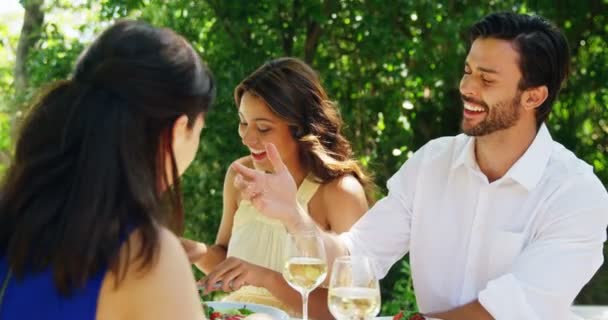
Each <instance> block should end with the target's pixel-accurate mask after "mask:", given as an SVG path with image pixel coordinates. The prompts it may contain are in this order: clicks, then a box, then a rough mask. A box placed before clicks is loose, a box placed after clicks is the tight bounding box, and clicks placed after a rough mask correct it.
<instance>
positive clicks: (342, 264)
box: [327, 256, 380, 319]
mask: <svg viewBox="0 0 608 320" xmlns="http://www.w3.org/2000/svg"><path fill="white" fill-rule="evenodd" d="M329 281H330V282H329V294H328V297H327V299H328V305H329V311H330V312H331V314H332V315H333V316H334V317H336V319H371V318H373V317H375V316H376V315H377V314H378V312H379V311H380V284H379V282H378V279H377V278H376V276H375V274H374V271H373V269H372V266H371V263H370V261H369V259H368V258H367V257H364V256H345V257H339V258H337V259H336V260H335V261H334V264H333V268H332V271H331V277H330V280H329Z"/></svg>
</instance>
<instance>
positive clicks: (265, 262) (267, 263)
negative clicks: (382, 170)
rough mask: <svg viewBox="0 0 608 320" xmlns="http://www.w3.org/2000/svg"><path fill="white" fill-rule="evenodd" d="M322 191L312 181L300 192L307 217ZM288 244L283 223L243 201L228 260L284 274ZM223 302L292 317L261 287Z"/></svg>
mask: <svg viewBox="0 0 608 320" xmlns="http://www.w3.org/2000/svg"><path fill="white" fill-rule="evenodd" d="M318 188H319V184H318V183H317V182H315V181H314V180H313V179H312V178H310V177H307V178H306V179H304V181H303V182H302V184H301V185H300V187H299V188H298V193H297V200H298V202H299V203H300V205H301V206H302V208H304V209H305V210H306V211H307V213H308V202H309V201H310V199H312V197H313V195H314V194H315V192H316V191H317V189H318ZM287 241H288V238H287V230H286V229H285V227H284V226H283V224H282V223H281V222H280V221H278V220H275V219H270V218H268V217H266V216H264V215H262V214H261V213H260V212H259V211H258V210H257V209H255V208H254V207H253V205H252V204H251V202H249V201H247V200H242V201H241V202H240V203H239V207H238V209H237V210H236V212H235V214H234V221H233V226H232V235H231V237H230V242H229V243H228V253H227V256H228V257H236V258H239V259H242V260H244V261H247V262H250V263H253V264H256V265H259V266H263V267H266V268H269V269H272V270H274V271H277V272H283V266H284V263H285V260H286V258H287V257H286V255H287V253H286V245H287ZM222 300H223V301H233V302H249V303H258V304H263V305H268V306H272V307H275V308H279V309H282V310H284V311H286V312H288V313H291V311H290V310H289V308H287V307H286V306H285V305H284V304H283V303H282V302H281V301H280V300H279V299H277V298H276V297H275V296H273V295H272V294H271V293H270V292H269V291H268V290H266V289H265V288H260V287H254V286H243V287H241V288H240V289H239V290H237V291H234V292H232V293H230V294H229V295H227V296H226V297H224V298H223V299H222Z"/></svg>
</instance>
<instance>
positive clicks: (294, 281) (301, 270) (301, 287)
mask: <svg viewBox="0 0 608 320" xmlns="http://www.w3.org/2000/svg"><path fill="white" fill-rule="evenodd" d="M326 276H327V261H326V259H325V248H324V247H323V241H322V240H321V238H320V237H319V236H318V235H317V234H316V233H314V232H310V233H299V234H293V235H292V234H290V235H289V244H288V246H287V261H286V262H285V268H284V269H283V277H284V278H285V280H286V281H287V283H289V285H290V286H291V287H292V288H294V289H295V290H296V291H298V292H299V293H300V294H301V295H302V320H308V294H309V293H310V292H311V291H312V290H314V289H315V288H316V287H318V286H319V285H320V284H321V283H322V282H323V280H325V277H326Z"/></svg>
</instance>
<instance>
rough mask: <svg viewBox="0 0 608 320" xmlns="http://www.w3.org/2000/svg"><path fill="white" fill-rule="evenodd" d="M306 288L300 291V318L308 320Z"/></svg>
mask: <svg viewBox="0 0 608 320" xmlns="http://www.w3.org/2000/svg"><path fill="white" fill-rule="evenodd" d="M308 293H309V292H308V290H307V291H304V292H302V320H308Z"/></svg>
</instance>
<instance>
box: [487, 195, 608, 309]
mask: <svg viewBox="0 0 608 320" xmlns="http://www.w3.org/2000/svg"><path fill="white" fill-rule="evenodd" d="M575 188H578V190H576V189H575ZM568 189H569V191H568V192H564V193H562V194H560V195H557V198H560V199H561V200H559V201H556V202H555V203H554V204H553V205H551V206H549V207H548V209H547V210H548V212H549V216H550V218H549V219H548V220H547V221H544V222H543V226H542V227H541V228H539V230H538V232H537V234H536V236H535V237H534V239H532V240H531V242H530V244H529V245H528V246H527V247H526V248H525V249H524V250H523V251H522V253H521V254H520V255H519V256H518V257H517V258H516V259H515V261H514V263H513V265H512V267H511V269H510V272H509V273H508V274H505V275H503V276H501V277H499V278H497V279H495V280H492V281H490V282H489V283H488V285H487V287H486V288H485V289H484V290H483V291H481V292H480V294H479V302H480V303H481V304H482V305H483V306H484V308H485V309H486V310H487V311H488V312H489V313H490V314H492V316H493V317H494V318H495V319H497V320H502V319H539V320H542V319H554V320H562V319H564V320H565V319H570V317H571V315H572V314H571V312H570V310H569V308H570V305H571V304H572V302H573V301H574V298H575V297H576V295H577V294H578V293H579V292H580V290H581V289H582V287H583V286H584V285H585V284H586V283H587V282H588V281H589V280H590V279H591V277H592V276H593V274H594V273H595V272H596V271H597V270H598V269H599V267H600V266H601V265H602V262H603V255H602V251H603V243H604V241H605V240H606V227H607V225H608V203H607V202H608V200H607V198H608V197H607V196H606V191H605V189H603V187H602V186H598V188H596V190H598V192H591V194H593V193H595V195H596V196H597V197H595V196H591V197H590V192H589V191H590V190H589V184H587V185H584V184H579V185H577V186H573V187H572V188H568ZM585 193H586V194H585ZM593 206H595V207H593ZM554 212H556V213H557V214H553V213H554Z"/></svg>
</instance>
